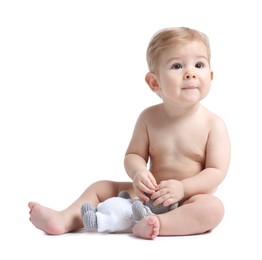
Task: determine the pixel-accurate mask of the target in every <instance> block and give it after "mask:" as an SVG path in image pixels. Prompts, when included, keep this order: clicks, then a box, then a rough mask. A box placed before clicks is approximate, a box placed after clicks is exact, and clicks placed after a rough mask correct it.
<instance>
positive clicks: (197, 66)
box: [195, 62, 205, 69]
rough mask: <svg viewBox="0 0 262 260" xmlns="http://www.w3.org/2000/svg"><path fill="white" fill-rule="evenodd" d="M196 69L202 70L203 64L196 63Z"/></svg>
mask: <svg viewBox="0 0 262 260" xmlns="http://www.w3.org/2000/svg"><path fill="white" fill-rule="evenodd" d="M195 67H196V68H198V69H201V68H204V67H205V64H204V63H203V62H198V63H197V64H196V65H195Z"/></svg>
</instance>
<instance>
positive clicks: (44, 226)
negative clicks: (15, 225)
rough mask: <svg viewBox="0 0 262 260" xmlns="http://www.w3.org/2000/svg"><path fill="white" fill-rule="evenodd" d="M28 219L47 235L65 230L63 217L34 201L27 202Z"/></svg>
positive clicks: (58, 233) (61, 232)
mask: <svg viewBox="0 0 262 260" xmlns="http://www.w3.org/2000/svg"><path fill="white" fill-rule="evenodd" d="M28 207H29V209H30V212H29V214H30V218H29V219H30V221H31V222H32V224H33V225H34V226H35V227H36V228H38V229H40V230H42V231H44V232H45V233H47V234H49V235H61V234H64V233H65V232H66V229H65V225H63V223H64V218H63V216H62V215H61V213H59V212H58V211H55V210H53V209H50V208H46V207H44V206H42V205H40V204H38V203H36V202H29V203H28Z"/></svg>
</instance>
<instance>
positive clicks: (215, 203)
mask: <svg viewBox="0 0 262 260" xmlns="http://www.w3.org/2000/svg"><path fill="white" fill-rule="evenodd" d="M189 204H190V205H191V207H192V208H195V209H197V210H199V211H201V212H203V214H204V215H209V216H212V215H215V216H216V217H218V218H221V219H222V218H223V215H224V205H223V203H222V201H221V200H220V199H219V198H217V197H216V196H214V195H212V194H198V195H194V196H192V197H191V198H189V199H187V200H186V201H184V202H183V203H182V204H180V205H181V206H183V205H189Z"/></svg>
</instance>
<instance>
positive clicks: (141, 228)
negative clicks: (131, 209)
mask: <svg viewBox="0 0 262 260" xmlns="http://www.w3.org/2000/svg"><path fill="white" fill-rule="evenodd" d="M159 229H160V223H159V219H158V217H157V216H147V217H145V218H143V219H142V220H140V221H139V222H138V223H137V224H136V225H135V226H134V227H133V234H134V235H135V236H137V237H141V238H145V239H155V238H156V237H157V236H158V235H159Z"/></svg>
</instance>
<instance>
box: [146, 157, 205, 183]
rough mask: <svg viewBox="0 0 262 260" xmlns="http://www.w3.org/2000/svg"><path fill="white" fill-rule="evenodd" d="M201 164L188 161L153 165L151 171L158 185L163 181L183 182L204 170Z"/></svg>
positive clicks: (164, 162)
mask: <svg viewBox="0 0 262 260" xmlns="http://www.w3.org/2000/svg"><path fill="white" fill-rule="evenodd" d="M202 168H203V167H202V166H201V164H200V163H199V162H195V161H187V162H184V163H182V162H180V163H170V162H166V161H162V162H158V163H157V164H153V163H152V164H151V167H150V171H151V172H152V173H153V175H154V177H155V179H156V181H157V183H159V182H161V181H163V180H170V179H175V180H183V179H187V178H190V177H193V176H195V175H196V174H198V173H199V172H200V171H201V170H202Z"/></svg>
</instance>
